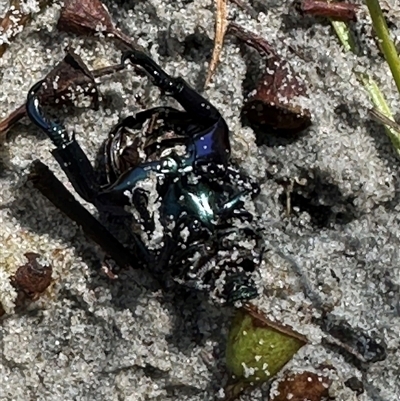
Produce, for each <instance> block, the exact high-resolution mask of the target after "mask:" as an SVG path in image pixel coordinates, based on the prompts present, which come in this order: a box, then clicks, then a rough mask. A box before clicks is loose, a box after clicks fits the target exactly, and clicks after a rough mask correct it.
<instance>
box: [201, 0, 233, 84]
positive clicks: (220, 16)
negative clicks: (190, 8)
mask: <svg viewBox="0 0 400 401" xmlns="http://www.w3.org/2000/svg"><path fill="white" fill-rule="evenodd" d="M226 3H227V0H216V6H217V10H216V17H215V38H214V48H213V52H212V56H211V61H210V65H209V66H208V72H207V77H206V82H205V84H204V86H208V84H209V83H210V82H211V79H212V77H213V75H214V74H215V70H216V69H217V66H218V63H219V58H220V56H221V52H222V47H223V44H224V38H225V34H226V30H227V27H228V21H227V14H228V12H227V5H226Z"/></svg>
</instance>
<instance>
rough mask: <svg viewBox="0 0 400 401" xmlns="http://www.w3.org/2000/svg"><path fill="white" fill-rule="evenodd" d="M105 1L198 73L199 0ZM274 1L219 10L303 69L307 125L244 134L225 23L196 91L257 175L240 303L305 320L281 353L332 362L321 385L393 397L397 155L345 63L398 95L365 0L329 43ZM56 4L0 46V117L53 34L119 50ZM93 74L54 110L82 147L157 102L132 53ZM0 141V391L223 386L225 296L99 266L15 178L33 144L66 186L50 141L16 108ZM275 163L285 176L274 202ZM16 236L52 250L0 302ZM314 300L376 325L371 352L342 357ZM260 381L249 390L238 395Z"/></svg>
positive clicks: (48, 54) (168, 62) (200, 393)
mask: <svg viewBox="0 0 400 401" xmlns="http://www.w3.org/2000/svg"><path fill="white" fill-rule="evenodd" d="M6 3H7V1H5V0H1V1H0V10H1V11H3V10H5V9H6ZM26 3H27V4H28V6H30V7H33V6H34V4H35V2H34V1H27V2H26ZM105 3H106V4H107V6H108V7H109V9H110V12H111V14H112V15H113V18H114V20H115V22H116V23H117V25H118V26H119V27H120V28H122V29H123V30H124V31H125V32H126V33H128V34H129V35H130V36H132V37H134V38H137V41H138V42H139V44H140V45H142V46H143V47H145V48H146V49H147V50H148V51H149V53H150V54H151V56H152V57H153V58H154V59H155V60H157V61H158V62H159V63H160V64H161V65H163V66H164V67H165V68H166V70H167V71H168V72H169V73H170V74H173V75H181V76H183V77H184V78H185V79H187V80H188V81H189V82H190V83H192V85H194V86H195V87H197V88H198V89H199V90H202V85H203V82H204V78H205V75H206V71H207V66H208V61H209V58H210V54H211V49H212V39H213V36H214V33H213V32H214V5H213V2H212V1H211V0H203V1H197V2H192V1H183V0H181V1H169V2H166V1H165V0H149V1H115V2H114V1H106V2H105ZM387 3H388V4H389V5H390V7H392V8H391V12H390V13H389V17H390V22H391V25H390V29H391V31H392V33H393V37H395V38H398V37H400V27H399V24H398V18H397V17H396V16H397V15H398V13H399V12H400V8H399V4H398V2H396V1H394V0H393V1H389V2H387ZM385 4H386V2H385ZM289 6H290V4H289V2H288V1H275V0H263V1H254V7H255V8H256V10H257V12H258V17H257V19H254V18H251V17H249V16H247V15H246V14H245V13H244V12H242V11H240V10H239V9H237V8H236V7H235V6H233V5H232V6H230V13H229V15H230V18H233V19H235V21H236V22H237V23H238V24H242V25H243V26H245V27H246V28H248V29H251V30H252V31H253V32H255V33H257V34H260V35H262V36H264V37H265V38H267V39H268V41H270V43H271V44H272V45H273V46H275V47H276V49H277V51H278V52H279V53H280V54H281V55H282V56H283V57H286V58H287V59H288V60H290V63H291V65H292V67H293V69H294V71H296V73H297V74H298V75H299V76H300V77H302V78H303V79H304V81H305V82H306V83H307V85H308V87H309V99H308V100H307V101H305V102H304V103H305V104H306V105H307V107H308V108H309V109H310V111H311V113H312V120H313V125H312V127H311V129H309V130H308V132H307V133H306V134H305V135H303V136H299V137H298V138H297V139H296V140H293V141H288V140H284V139H282V138H276V137H275V138H273V137H271V138H268V137H267V138H266V145H263V146H257V145H256V144H255V134H254V132H253V131H252V130H251V129H250V128H248V127H243V126H242V123H241V120H240V110H241V107H242V104H243V100H244V97H243V96H244V95H243V92H244V89H243V86H242V85H243V81H244V80H245V78H246V74H247V72H246V71H247V66H248V65H249V63H252V64H253V68H254V65H257V63H258V64H259V59H257V56H256V54H255V53H254V52H251V51H249V50H245V49H244V48H243V46H240V45H239V44H238V42H237V41H236V40H234V39H232V38H227V39H226V41H225V46H224V50H223V53H222V58H221V64H220V66H219V67H218V69H217V72H216V75H215V77H214V79H213V82H212V84H211V85H210V86H209V87H208V88H207V89H206V90H205V91H204V95H205V96H206V97H207V98H208V99H209V100H210V101H211V102H212V103H213V104H214V105H215V106H216V107H217V108H218V109H219V110H220V111H221V113H222V114H223V115H224V117H225V119H226V121H227V123H228V125H229V128H230V130H231V143H232V148H233V154H232V157H233V160H234V161H235V162H237V163H239V164H240V166H241V167H242V168H243V169H244V170H245V171H246V172H247V173H248V174H250V175H252V176H253V177H255V178H257V180H258V181H259V182H260V183H261V194H260V196H259V197H258V199H257V200H256V201H255V202H254V208H255V210H256V212H257V215H258V218H257V223H255V224H257V225H258V226H259V227H262V228H263V236H264V241H265V248H266V252H265V257H264V262H263V264H262V265H261V267H260V269H259V275H258V279H257V280H258V285H259V287H260V289H261V294H260V296H259V298H258V299H257V300H256V301H255V302H254V303H255V304H256V305H257V306H258V307H259V308H260V310H262V311H263V312H264V313H265V314H266V315H267V316H268V317H269V318H272V319H276V320H278V321H281V322H285V323H287V324H290V325H292V326H293V327H294V328H295V329H296V330H298V331H299V332H301V333H303V334H305V335H306V336H307V337H308V339H309V344H308V345H307V346H305V347H304V348H302V349H301V351H300V352H299V353H298V354H297V355H296V356H295V358H294V359H293V360H292V361H291V362H290V364H289V365H288V366H287V368H288V369H291V370H295V371H302V370H307V369H308V370H315V369H317V368H318V366H320V365H322V364H324V365H331V366H333V368H334V370H332V371H330V373H329V375H330V376H331V377H332V379H333V385H332V387H331V390H330V391H331V395H332V396H334V397H336V398H335V399H336V400H337V401H341V400H343V401H345V400H346V401H348V400H360V401H369V400H374V401H376V400H377V401H391V400H393V401H395V400H398V399H399V397H400V384H399V380H398V377H399V374H400V365H399V346H400V344H399V341H400V340H399V331H400V318H399V316H400V303H399V302H400V300H399V286H400V274H399V249H400V246H399V245H400V219H399V206H398V204H397V200H398V199H399V195H398V191H399V181H398V173H397V170H398V164H399V160H398V159H397V157H396V153H395V151H394V150H393V148H392V146H391V143H390V141H389V139H388V138H387V137H386V136H385V133H384V130H383V129H382V127H380V126H379V125H378V124H376V123H374V122H372V121H371V120H370V118H369V117H368V108H369V107H370V101H369V98H368V95H367V94H366V92H365V91H364V90H363V88H362V86H361V84H360V83H359V82H358V81H357V79H356V76H355V74H354V70H357V71H369V72H370V73H371V75H372V76H373V77H374V78H375V79H376V80H377V82H378V83H379V85H380V86H381V89H382V90H383V91H384V92H385V94H386V96H387V101H388V103H389V105H390V107H391V109H392V110H394V111H397V110H399V106H400V104H399V95H398V93H397V92H396V89H395V85H394V83H393V80H392V78H391V75H390V72H389V69H388V67H387V65H386V64H385V63H384V61H383V59H382V57H381V55H380V54H379V52H378V49H377V46H376V42H375V41H374V39H373V38H372V36H371V24H370V21H369V19H368V18H367V16H366V12H365V10H362V11H361V12H360V20H359V22H358V23H357V24H356V25H355V29H356V31H357V33H358V34H359V42H360V45H361V47H362V49H364V50H363V54H362V56H361V57H359V58H356V57H355V56H353V55H351V54H347V53H345V52H344V50H343V49H342V47H341V46H340V44H339V42H338V40H337V38H336V36H335V33H334V31H333V29H332V27H331V26H330V24H329V23H328V22H326V21H324V20H320V19H317V20H316V19H313V18H301V17H299V16H298V15H296V14H295V13H294V12H293V10H291V9H290V7H289ZM59 9H60V5H59V4H55V5H54V6H52V7H50V8H48V9H47V10H46V11H45V12H44V13H43V14H41V15H40V16H38V17H36V18H35V20H34V22H33V23H32V24H30V25H29V27H28V28H26V29H25V30H24V32H23V33H22V34H21V35H20V36H18V38H17V39H16V40H13V41H12V43H11V46H10V48H9V50H8V51H7V52H6V53H5V54H4V56H3V57H2V58H0V83H1V93H0V118H4V117H5V116H6V115H7V114H8V113H10V112H11V111H12V110H14V109H15V108H16V107H17V106H19V105H20V104H22V103H23V102H24V101H25V97H26V94H27V91H28V89H29V88H30V86H31V85H32V84H33V83H35V82H36V81H38V80H39V79H40V78H42V77H44V76H45V74H46V73H47V72H48V71H49V70H50V69H51V68H52V66H53V65H54V64H56V63H57V62H58V61H59V60H61V59H62V58H63V55H64V51H63V49H64V48H65V47H66V45H68V44H71V45H72V46H74V48H75V49H76V51H77V52H78V53H79V54H80V55H81V57H82V58H83V59H84V61H85V62H86V63H87V64H88V65H89V66H90V67H91V68H99V67H103V66H106V65H110V64H112V63H117V62H118V61H119V58H120V53H119V52H118V51H117V50H116V48H115V47H114V46H113V45H112V44H111V42H110V41H107V40H106V39H104V38H98V39H86V40H82V38H78V37H73V36H72V35H67V34H64V33H60V32H58V31H57V29H56V26H55V25H56V21H57V18H58V15H59ZM1 40H3V39H1V37H0V41H1ZM252 73H253V72H252V70H250V75H251V74H252ZM100 90H101V92H102V94H103V97H104V101H103V103H102V105H101V108H100V110H99V111H93V110H89V109H84V110H79V111H77V112H76V113H75V114H74V115H69V116H67V117H66V119H65V124H66V126H67V128H68V129H69V130H70V131H72V130H74V131H75V133H76V135H77V137H78V138H79V141H80V143H81V144H82V146H83V148H84V150H85V151H86V152H87V153H88V155H89V156H90V158H91V159H92V160H93V159H94V158H95V156H96V153H97V151H98V149H99V147H100V145H101V143H102V142H103V140H104V139H105V138H106V136H107V133H108V132H109V130H110V129H111V128H112V127H113V125H115V124H116V123H117V122H118V121H119V120H120V119H121V118H123V117H125V116H128V115H130V114H132V113H134V112H136V111H137V110H138V109H140V108H142V107H151V106H154V105H159V104H166V102H168V100H167V99H165V98H160V95H159V91H158V90H157V89H155V88H154V87H153V86H152V85H151V83H150V82H149V81H148V80H147V79H145V78H140V77H137V76H135V74H134V72H133V71H132V70H128V71H123V72H120V73H118V74H116V75H115V76H113V77H110V78H107V79H103V80H102V83H101V85H100ZM137 95H139V96H140V100H141V104H142V105H144V106H139V105H138V102H137ZM0 146H1V148H0V151H1V159H0V160H1V163H0V188H1V190H0V222H1V224H0V300H1V302H2V304H3V307H4V309H5V310H6V312H7V315H6V316H5V317H3V318H2V320H1V324H0V341H1V343H0V346H1V358H0V400H2V401H3V400H24V401H26V400H46V401H50V400H135V401H139V400H151V399H154V400H177V401H181V400H193V401H194V400H213V399H214V398H215V397H216V396H218V397H221V396H223V391H222V390H221V388H222V387H223V385H224V383H225V382H226V379H227V374H226V373H225V371H224V360H223V353H224V346H225V345H224V343H225V338H226V333H227V329H228V327H229V321H230V318H231V315H232V313H233V309H232V308H220V307H216V306H214V305H212V304H210V303H208V302H206V301H205V300H204V299H199V297H197V296H195V295H194V294H190V292H188V291H185V290H183V289H181V290H179V291H178V292H177V293H175V292H168V291H164V292H163V291H161V290H159V289H157V286H156V285H155V284H154V281H153V280H152V278H151V276H150V275H148V274H145V273H143V272H140V271H137V270H130V271H126V272H124V273H123V274H121V275H120V276H119V278H118V279H117V280H114V281H113V280H110V279H109V278H108V277H107V276H106V275H105V274H104V273H102V272H101V271H100V262H101V260H102V258H103V257H104V255H103V253H102V251H101V249H99V248H98V247H97V246H96V245H94V244H93V243H92V242H91V241H89V240H88V239H87V238H86V237H85V236H84V235H83V233H82V231H81V230H80V229H78V228H77V227H76V226H75V225H74V224H73V223H72V222H71V221H69V220H68V219H67V218H66V217H64V216H63V215H62V214H61V213H60V212H59V211H58V210H56V209H55V208H54V207H53V206H52V205H51V204H50V203H49V202H48V201H47V200H46V199H44V198H43V197H42V196H41V195H40V194H39V193H38V192H37V191H36V190H34V189H33V188H32V187H31V186H30V185H29V184H27V181H26V177H27V172H28V169H29V165H30V163H31V162H32V161H33V160H35V159H38V158H39V159H41V160H42V161H43V162H44V163H46V164H47V165H49V166H50V168H51V169H52V170H53V171H54V172H55V173H56V175H57V176H58V177H59V178H60V179H61V180H62V181H63V182H64V184H65V185H66V186H67V187H68V188H69V189H71V190H72V187H71V185H70V184H69V183H68V181H67V179H66V178H65V176H64V175H63V173H62V172H61V171H60V169H59V167H58V165H57V163H56V162H55V160H53V158H52V156H51V154H50V150H51V149H52V145H51V143H50V141H49V140H48V139H47V138H46V137H45V135H44V134H43V133H41V132H38V130H37V129H36V128H35V127H33V126H32V125H31V124H29V122H28V121H27V120H24V121H22V122H21V123H19V124H17V125H16V126H15V127H14V128H13V129H12V130H11V131H10V132H9V135H8V140H7V141H6V143H4V144H2V145H0ZM282 180H286V181H287V182H290V180H292V182H293V183H295V189H296V194H297V196H294V197H292V205H293V211H292V214H291V215H290V217H287V216H286V214H285V205H284V203H283V202H282V194H283V193H284V187H283V185H282ZM86 206H87V207H88V209H89V210H91V211H92V212H93V213H95V210H94V208H93V206H90V205H86ZM321 216H323V218H321ZM27 251H33V252H37V253H40V254H41V255H42V257H43V259H44V260H47V261H48V262H49V263H51V264H52V266H53V279H54V281H53V284H52V286H51V288H50V289H49V290H48V291H47V293H46V294H45V295H44V296H43V297H42V298H41V299H40V300H38V301H37V302H35V303H33V304H31V305H30V306H29V308H27V309H24V310H22V311H19V312H18V313H15V312H14V310H13V302H14V299H15V291H14V290H13V287H12V286H11V285H10V283H9V277H10V275H12V274H13V273H14V272H15V271H16V269H17V268H18V266H20V265H21V264H23V263H25V259H24V256H23V255H24V253H25V252H27ZM322 308H325V309H329V310H330V311H331V318H332V319H336V320H338V321H346V322H347V323H348V324H349V325H350V326H351V327H352V328H353V329H354V330H355V331H360V332H363V333H365V334H366V335H370V336H373V337H374V338H379V339H381V340H382V341H383V343H384V344H385V346H386V352H387V357H386V359H385V360H384V361H380V362H376V363H367V364H363V365H362V366H359V365H357V366H356V364H354V363H353V362H352V361H349V360H348V358H345V357H344V356H342V355H340V353H338V352H337V349H332V348H330V347H327V346H326V345H325V342H324V341H323V338H324V336H325V334H324V333H323V331H322V330H321V328H320V327H319V326H318V325H317V324H315V323H314V321H315V319H316V318H318V317H319V316H320V315H321V310H322ZM353 376H356V377H357V378H359V379H360V380H362V382H363V383H364V387H365V391H364V393H363V394H362V395H359V396H356V394H355V393H354V392H353V391H352V390H350V389H349V388H347V387H346V386H345V385H344V382H345V381H346V380H347V379H349V378H350V377H353ZM262 397H263V395H262V393H261V392H260V391H259V390H256V391H255V392H253V393H252V395H251V396H245V397H244V398H243V399H247V400H250V399H251V400H262V399H266V398H265V397H264V398H262Z"/></svg>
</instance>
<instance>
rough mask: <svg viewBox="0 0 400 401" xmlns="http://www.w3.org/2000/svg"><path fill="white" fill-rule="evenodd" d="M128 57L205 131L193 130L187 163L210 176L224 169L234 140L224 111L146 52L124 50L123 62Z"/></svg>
mask: <svg viewBox="0 0 400 401" xmlns="http://www.w3.org/2000/svg"><path fill="white" fill-rule="evenodd" d="M127 59H129V60H130V61H131V62H132V63H133V64H134V65H139V66H140V67H142V68H143V69H144V70H145V71H146V72H147V74H148V75H150V76H151V78H152V79H153V82H154V84H155V85H157V86H158V87H159V88H160V89H161V90H163V91H165V92H166V93H167V94H168V95H169V96H172V97H173V98H174V99H175V100H177V101H178V103H180V104H181V106H182V107H183V108H184V109H185V110H186V111H187V113H189V115H190V116H192V118H193V120H194V121H196V123H197V124H198V125H199V126H200V127H202V129H201V130H194V131H193V132H192V133H191V135H192V138H193V140H192V143H191V144H190V146H188V150H189V156H188V158H187V159H186V163H187V165H192V166H194V167H195V169H196V170H197V171H199V172H203V173H204V174H208V175H210V176H211V175H218V172H220V171H222V172H224V170H225V169H226V167H227V164H228V160H229V157H230V142H229V129H228V126H227V125H226V122H225V120H224V119H223V118H222V116H221V114H220V112H219V111H218V110H217V109H216V108H215V107H214V106H213V105H212V104H211V103H210V102H209V101H208V100H207V99H205V98H204V97H203V96H201V95H200V94H199V93H198V92H196V90H194V89H193V88H192V87H191V86H190V85H189V84H188V83H187V82H186V81H185V80H184V79H183V78H180V77H177V78H175V77H171V76H170V75H168V74H167V73H166V72H165V71H164V70H163V69H162V68H161V67H160V66H159V65H158V64H157V63H156V62H155V61H154V60H152V59H151V58H150V57H149V56H147V55H146V54H145V53H143V52H140V51H137V50H130V51H129V52H126V53H124V55H123V56H122V60H121V63H124V62H125V60H127ZM188 134H189V133H188ZM189 135H190V134H189ZM189 135H188V136H189ZM200 169H201V170H200Z"/></svg>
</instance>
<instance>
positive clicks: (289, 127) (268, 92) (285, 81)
mask: <svg viewBox="0 0 400 401" xmlns="http://www.w3.org/2000/svg"><path fill="white" fill-rule="evenodd" d="M229 33H232V34H233V35H235V36H236V37H237V38H238V39H240V40H242V41H243V42H244V43H246V44H247V45H248V46H251V47H253V48H254V49H256V50H257V51H258V52H259V53H260V55H262V56H267V57H266V68H265V72H264V74H263V75H262V77H261V79H260V80H259V81H258V83H257V86H256V88H255V90H254V91H253V92H252V94H251V96H250V97H249V99H248V100H247V101H246V102H245V104H244V107H243V115H244V117H245V118H246V119H247V121H248V123H249V124H250V125H251V126H253V127H265V126H266V127H269V128H272V129H275V130H279V132H281V133H285V134H296V133H298V132H300V131H303V130H304V129H306V128H308V127H309V126H310V125H311V114H310V112H309V110H307V109H303V108H301V106H299V105H298V104H296V103H295V102H294V101H295V99H296V98H297V97H298V96H306V95H307V87H306V86H305V84H304V82H302V81H301V80H300V79H299V78H298V77H297V75H296V74H295V73H294V71H293V69H292V68H291V66H290V64H289V63H288V62H287V61H286V60H284V59H283V58H282V57H280V56H279V55H278V54H277V53H276V51H275V50H274V49H273V47H272V46H271V45H270V44H269V43H268V42H267V41H266V40H265V39H264V38H262V37H260V36H257V35H255V34H253V33H252V32H249V31H247V30H245V29H244V28H242V27H241V26H239V25H237V24H234V23H231V24H230V25H229ZM258 141H259V142H262V138H258Z"/></svg>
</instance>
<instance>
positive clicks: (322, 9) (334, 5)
mask: <svg viewBox="0 0 400 401" xmlns="http://www.w3.org/2000/svg"><path fill="white" fill-rule="evenodd" d="M293 6H294V8H295V9H296V11H297V12H298V13H300V14H301V15H311V16H313V17H324V18H332V19H334V20H336V21H343V22H349V21H356V20H357V11H358V10H359V8H360V6H358V5H356V4H350V3H346V2H341V3H339V2H328V1H319V0H296V1H295V2H294V3H293Z"/></svg>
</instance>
